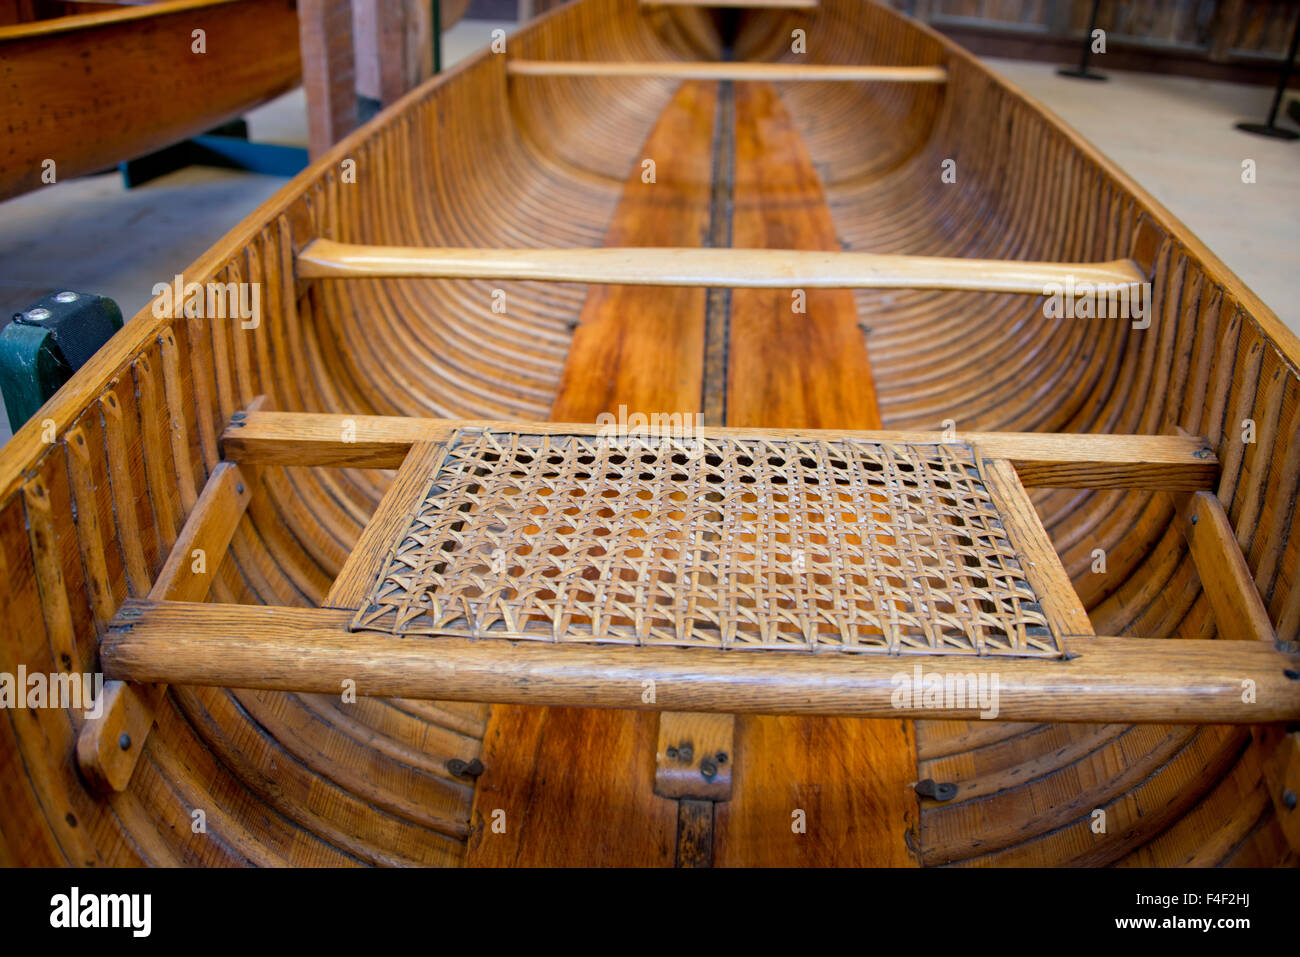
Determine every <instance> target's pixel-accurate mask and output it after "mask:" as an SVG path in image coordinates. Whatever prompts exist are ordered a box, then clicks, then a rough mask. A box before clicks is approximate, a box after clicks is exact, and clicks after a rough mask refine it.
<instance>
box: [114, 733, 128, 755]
mask: <svg viewBox="0 0 1300 957" xmlns="http://www.w3.org/2000/svg"><path fill="white" fill-rule="evenodd" d="M117 746H118V747H119V748H121V749H122V750H123V751H130V750H131V736H130V735H129V734H127V733H126V732H125V731H123V732H122V736H121V737H120V738H118V739H117Z"/></svg>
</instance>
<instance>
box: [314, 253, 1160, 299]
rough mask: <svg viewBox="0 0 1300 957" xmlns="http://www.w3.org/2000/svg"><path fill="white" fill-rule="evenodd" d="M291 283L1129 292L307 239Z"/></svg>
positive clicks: (1063, 267) (854, 268)
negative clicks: (528, 283)
mask: <svg viewBox="0 0 1300 957" xmlns="http://www.w3.org/2000/svg"><path fill="white" fill-rule="evenodd" d="M296 263H297V264H296V272H297V275H298V277H299V278H300V279H366V278H369V279H373V278H403V277H406V278H416V277H418V278H425V279H492V280H507V279H517V280H531V281H534V282H588V283H599V282H607V283H618V284H621V285H636V286H730V287H733V288H737V289H790V288H794V287H799V288H801V289H956V290H964V291H967V292H1010V293H1023V294H1025V295H1029V296H1041V295H1043V291H1044V289H1045V288H1046V287H1047V286H1049V285H1052V284H1057V285H1060V286H1062V287H1063V286H1064V285H1065V284H1066V282H1067V281H1070V282H1073V283H1074V284H1075V285H1076V286H1077V285H1079V284H1081V283H1085V282H1087V283H1092V284H1093V286H1117V287H1118V286H1124V287H1130V288H1133V287H1136V286H1137V285H1138V284H1140V283H1142V282H1144V281H1145V279H1144V277H1143V275H1142V273H1141V272H1140V271H1139V270H1138V268H1137V266H1136V265H1135V264H1134V263H1133V262H1132V261H1131V260H1128V259H1116V260H1113V261H1111V262H1103V263H1057V262H1021V261H1018V260H1011V259H956V258H950V257H942V256H898V255H883V254H877V253H843V252H829V251H825V252H823V251H812V250H803V249H747V248H743V247H740V248H736V249H694V248H690V247H685V248H680V247H679V248H655V249H649V248H637V247H622V248H620V247H602V248H599V249H478V248H475V249H470V248H459V247H443V248H437V247H432V246H429V247H423V246H363V245H356V244H352V243H339V242H335V241H334V240H332V239H313V240H312V241H311V242H310V243H308V244H307V246H306V248H304V249H303V251H302V252H300V253H299V254H298V257H297V260H296Z"/></svg>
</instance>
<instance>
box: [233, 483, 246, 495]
mask: <svg viewBox="0 0 1300 957" xmlns="http://www.w3.org/2000/svg"><path fill="white" fill-rule="evenodd" d="M235 491H236V492H238V493H239V494H240V495H243V494H244V483H243V482H236V483H235Z"/></svg>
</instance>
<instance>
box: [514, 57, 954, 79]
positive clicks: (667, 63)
mask: <svg viewBox="0 0 1300 957" xmlns="http://www.w3.org/2000/svg"><path fill="white" fill-rule="evenodd" d="M506 73H507V74H509V75H511V76H597V77H652V78H653V77H664V78H667V79H672V80H744V81H765V82H771V83H776V82H783V83H790V82H794V83H798V82H804V81H807V82H828V81H841V82H863V81H877V82H887V83H946V82H948V71H947V70H945V69H944V68H943V67H941V66H852V65H826V64H799V63H738V62H735V61H730V62H723V63H683V62H680V61H672V60H655V61H648V62H632V61H628V60H620V61H601V60H510V61H508V62H507V63H506Z"/></svg>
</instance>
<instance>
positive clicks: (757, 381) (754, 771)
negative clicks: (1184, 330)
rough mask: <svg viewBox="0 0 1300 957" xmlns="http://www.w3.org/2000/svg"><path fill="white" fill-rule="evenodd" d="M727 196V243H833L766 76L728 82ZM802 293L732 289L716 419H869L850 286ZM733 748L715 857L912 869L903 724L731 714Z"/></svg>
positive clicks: (794, 423) (797, 143)
mask: <svg viewBox="0 0 1300 957" xmlns="http://www.w3.org/2000/svg"><path fill="white" fill-rule="evenodd" d="M733 203H734V207H733V208H734V213H733V218H732V242H733V243H734V244H735V245H736V246H738V247H769V248H772V247H775V248H783V249H809V250H815V249H832V250H833V249H838V248H839V244H838V242H837V240H836V238H835V229H834V226H833V224H832V223H831V217H830V210H829V209H828V208H827V206H826V198H825V196H824V194H823V192H822V188H821V183H820V181H819V180H818V177H817V173H816V171H815V170H814V169H813V167H812V161H811V160H810V159H809V157H808V153H807V150H806V149H805V147H804V145H803V142H802V140H801V139H800V137H799V134H798V133H797V132H796V131H795V129H794V126H793V124H792V123H791V121H790V117H789V115H788V114H787V113H786V110H785V108H784V106H783V105H782V103H781V101H780V98H779V97H778V96H777V94H776V91H775V90H774V89H773V88H772V87H770V86H768V85H766V84H757V83H739V84H737V85H736V167H735V192H734V195H733ZM806 296H807V299H806V307H807V312H806V314H799V313H796V312H794V310H793V308H792V306H793V298H792V294H791V291H790V290H788V289H778V290H754V289H738V290H736V291H734V292H733V293H732V298H731V343H730V352H729V368H728V382H727V423H728V425H732V426H764V427H784V428H823V429H825V428H843V429H877V428H880V413H879V410H878V409H877V407H876V402H875V392H874V389H873V387H872V380H871V367H870V364H869V363H868V361H867V350H866V346H865V345H864V344H863V341H862V332H861V330H859V328H858V310H857V304H856V302H855V300H854V298H853V294H852V293H850V292H848V291H845V290H813V289H809V290H806ZM735 750H736V759H735V762H734V764H735V769H734V771H733V774H734V779H733V782H732V799H731V800H730V801H728V802H726V803H725V804H719V805H718V806H717V808H716V813H715V833H714V853H715V862H716V863H717V864H718V865H721V866H727V865H746V866H754V865H766V866H778V867H779V866H794V865H842V866H885V865H889V866H909V865H915V863H916V859H915V857H914V856H913V854H912V852H911V851H910V850H909V847H908V843H907V838H908V835H909V834H911V833H912V831H913V830H914V829H915V827H916V824H917V820H918V817H919V808H918V805H917V798H916V795H915V793H914V792H913V791H912V788H911V785H912V783H913V782H914V781H916V745H915V742H914V740H913V731H912V726H911V724H910V722H907V721H903V720H901V719H895V720H879V721H869V720H861V719H853V718H805V717H793V716H780V717H758V716H741V717H738V718H737V719H736V744H735ZM795 815H802V819H803V830H802V832H799V831H797V830H796V828H795V826H794V825H795V824H796V821H795V820H794V819H793V818H794V816H795Z"/></svg>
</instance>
